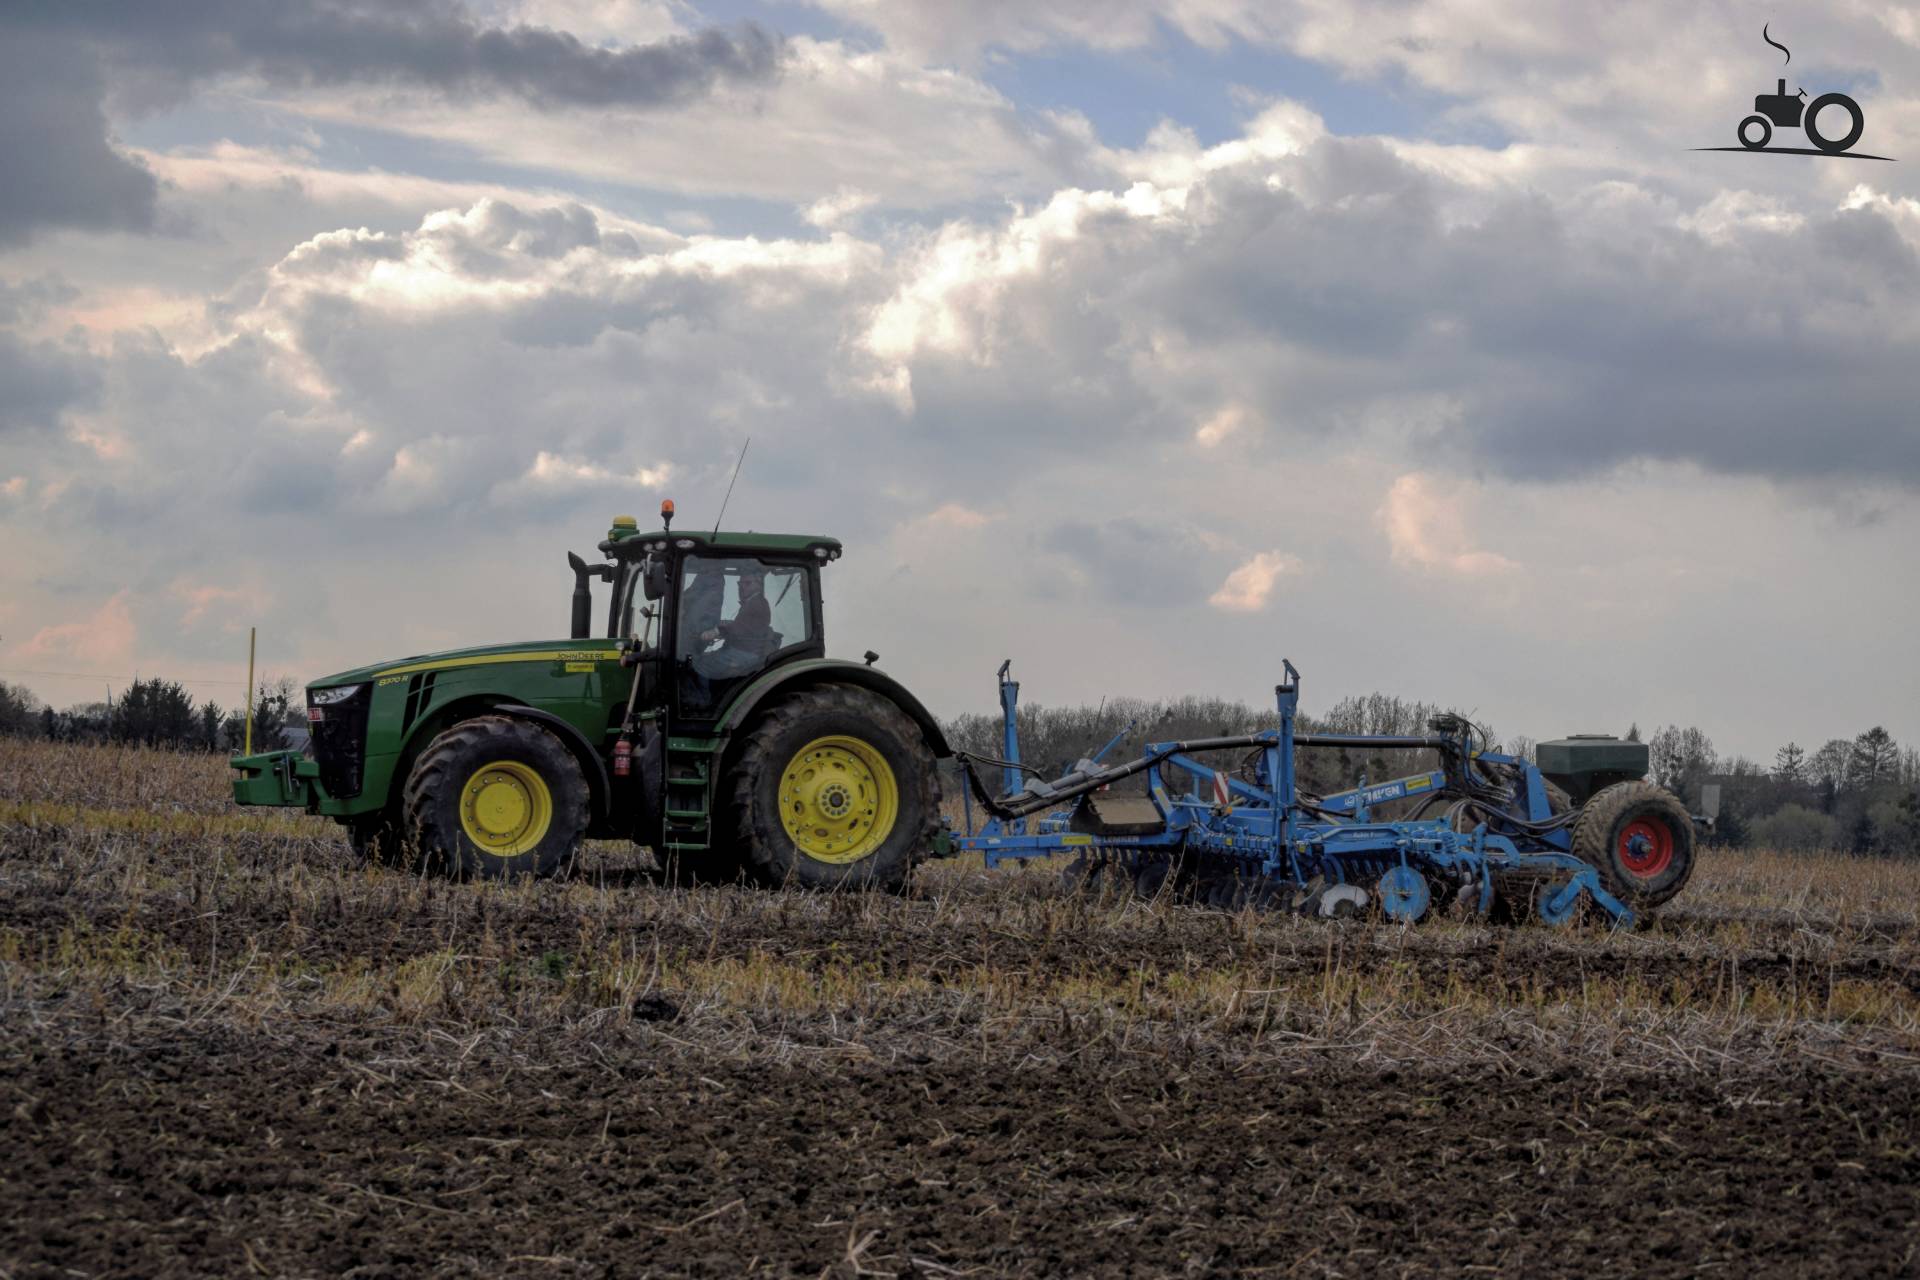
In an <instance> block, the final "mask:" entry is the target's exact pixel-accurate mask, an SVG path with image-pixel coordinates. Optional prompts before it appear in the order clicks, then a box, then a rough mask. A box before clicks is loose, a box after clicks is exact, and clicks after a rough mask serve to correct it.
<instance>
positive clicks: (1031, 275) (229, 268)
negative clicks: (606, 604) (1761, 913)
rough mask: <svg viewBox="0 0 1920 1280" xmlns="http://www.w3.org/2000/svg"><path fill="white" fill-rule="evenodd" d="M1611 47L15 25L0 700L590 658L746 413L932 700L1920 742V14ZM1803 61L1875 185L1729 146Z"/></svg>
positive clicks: (589, 15)
mask: <svg viewBox="0 0 1920 1280" xmlns="http://www.w3.org/2000/svg"><path fill="white" fill-rule="evenodd" d="M1597 12H1598V11H1596V10H1595V8H1594V7H1593V6H1591V5H1587V4H1576V3H1565V4H1551V3H1543V2H1541V0H1454V2H1451V3H1430V2H1427V0H1400V2H1399V3H1394V4H1383V5H1368V6H1364V7H1360V6H1354V7H1351V8H1350V7H1349V6H1346V5H1342V4H1336V3H1332V2H1331V0H1258V2H1256V0H1247V2H1245V3H1243V2H1242V0H1017V2H1016V0H976V2H975V3H971V4H968V5H965V6H958V5H953V4H950V3H945V2H944V0H892V2H883V0H786V2H779V0H776V2H773V3H767V4H755V3H750V2H748V0H715V2H713V3H703V2H699V0H694V2H682V0H605V2H602V3H595V2H593V0H484V2H483V0H469V2H468V3H466V4H460V3H455V2H453V0H364V2H362V0H286V2H284V3H274V4H264V3H258V2H257V0H171V2H170V3H167V4H164V5H159V4H141V3H134V2H132V0H122V2H120V3H114V2H112V0H21V2H20V3H14V4H9V5H7V6H5V7H4V8H3V9H0V173H3V174H5V175H6V180H5V181H4V183H0V538H4V545H5V548H6V552H7V554H6V555H5V556H3V557H0V679H7V680H9V681H15V682H19V683H24V684H26V685H28V686H29V687H30V688H32V689H34V690H35V691H36V692H37V693H39V694H40V695H41V696H42V697H43V698H46V699H48V700H50V701H53V702H55V703H56V704H65V703H68V702H73V701H77V700H81V699H88V698H98V697H100V696H101V695H102V693H103V692H104V689H105V687H106V686H108V685H112V686H113V687H115V688H118V687H119V686H120V685H122V684H124V683H125V681H126V680H127V679H128V678H129V677H130V676H132V675H133V674H135V673H140V674H165V675H169V676H176V677H182V678H185V679H186V680H187V681H188V682H189V683H190V684H191V685H193V686H194V688H195V690H196V691H197V692H198V693H200V694H202V695H203V696H212V697H215V698H218V699H221V700H223V701H228V702H231V701H233V700H235V699H236V698H237V697H238V696H239V693H240V689H239V682H240V681H241V680H242V679H243V677H244V661H245V638H246V629H247V627H248V626H249V625H258V626H259V628H260V634H261V648H262V655H263V662H264V665H265V667H266V669H267V670H269V671H271V672H275V673H279V672H285V673H288V674H291V675H294V676H296V677H298V678H307V677H311V676H315V675H319V674H322V673H325V672H328V671H332V670H336V669H339V668H342V667H345V666H349V665H353V664H357V663H360V662H363V661H371V660H375V659H379V658H383V657H394V656H400V655H405V654H411V653H417V652H421V651H424V650H431V649H436V648H443V647H449V646H453V645H458V644H463V643H479V642H486V641H495V640H509V639H520V638H530V637H541V636H551V635H556V634H563V633H564V629H565V619H566V607H567V606H566V601H567V594H568V591H569V588H570V585H571V583H570V578H569V575H568V574H567V572H566V568H565V559H564V556H565V552H566V551H567V550H569V549H575V550H582V551H588V550H591V547H592V545H593V543H594V542H596V541H597V540H598V538H599V537H600V536H601V534H602V532H603V531H604V528H605V525H606V521H607V519H608V517H610V516H612V515H614V514H616V513H622V512H632V513H635V514H639V515H641V516H642V517H643V518H646V517H647V516H648V513H650V512H651V511H652V510H653V509H654V508H655V507H656V506H657V504H658V501H659V499H660V498H662V497H667V496H671V497H673V498H674V499H675V500H676V502H677V503H678V505H679V508H680V511H681V512H682V518H683V521H684V522H690V523H694V524H702V523H706V522H710V521H711V520H712V518H713V513H714V510H715V508H716V506H717V503H718V500H719V498H720V494H721V492H722V490H723V489H724V488H725V485H726V480H727V476H728V473H729V470H730V469H731V467H732V465H733V463H734V460H735V459H736V458H737V457H738V456H739V453H740V450H741V447H742V445H743V443H744V442H745V441H746V440H747V438H748V437H751V438H752V441H753V445H752V449H751V451H750V452H749V454H748V457H747V461H746V467H745V471H744V473H743V476H742V479H741V481H740V485H739V488H738V490H737V491H736V492H735V494H734V497H733V505H732V508H731V509H730V511H729V513H728V517H727V524H728V525H729V526H740V527H747V526H751V527H757V528H761V529H770V530H800V531H809V532H823V533H831V534H834V535H837V536H839V537H840V538H842V539H843V540H845V542H846V543H847V546H848V553H847V556H846V558H845V559H844V560H843V561H841V562H840V563H839V564H838V565H836V566H834V568H833V569H832V570H831V572H830V575H829V590H830V596H829V641H830V646H831V648H832V650H833V651H834V652H836V653H839V654H841V655H845V656H855V655H858V654H859V653H860V652H861V651H862V650H864V649H867V648H869V647H871V648H874V649H877V650H879V651H880V652H881V654H882V655H883V658H882V665H883V666H885V667H887V668H888V669H890V670H891V671H893V672H894V673H895V674H897V675H898V676H900V677H901V678H902V679H904V680H905V681H906V682H907V683H908V684H909V685H911V686H912V687H914V688H915V689H917V690H919V691H920V692H921V693H922V694H923V696H925V697H926V698H927V700H928V701H929V702H930V703H931V704H932V705H933V706H934V707H935V709H936V710H937V711H938V712H940V713H942V714H953V713H957V712H960V711H963V710H986V709H990V707H991V705H992V677H993V670H994V668H995V666H997V665H998V663H999V661H1000V660H1001V659H1002V658H1005V657H1012V658H1013V659H1014V661H1015V666H1016V671H1017V672H1018V674H1019V675H1020V676H1021V677H1022V679H1023V680H1024V681H1025V684H1026V693H1027V696H1028V697H1030V698H1036V699H1038V700H1040V701H1044V702H1074V701H1082V700H1087V701H1091V700H1095V699H1098V698H1099V697H1101V696H1103V695H1111V694H1121V693H1130V694H1139V695H1146V696H1162V695H1170V694H1179V693H1186V692H1193V693H1202V694H1219V695H1226V696H1233V697H1240V698H1244V699H1246V700H1249V701H1260V700H1264V699H1265V698H1267V697H1268V696H1270V689H1271V686H1272V684H1273V682H1274V679H1275V678H1276V676H1277V674H1278V672H1279V667H1280V659H1281V657H1282V656H1290V657H1292V658H1293V659H1294V661H1295V662H1296V663H1297V664H1299V666H1300V667H1301V669H1302V670H1303V671H1304V672H1305V674H1306V679H1307V685H1306V689H1307V702H1308V706H1309V708H1310V709H1312V708H1323V707H1325V706H1326V705H1328V704H1329V703H1330V702H1332V701H1333V700H1334V699H1335V698H1337V697H1339V696H1341V695H1343V694H1346V693H1354V692H1364V691H1368V690H1373V689H1382V690H1386V691H1391V692H1398V693H1401V694H1406V695H1410V696H1417V697H1423V698H1428V699H1433V700H1439V701H1447V702H1452V703H1454V704H1456V705H1458V706H1460V707H1462V708H1463V709H1467V710H1471V711H1474V712H1476V713H1477V714H1478V715H1479V716H1481V717H1482V718H1484V719H1487V720H1490V721H1491V722H1492V723H1493V724H1494V726H1495V728H1496V729H1497V730H1499V731H1500V732H1502V733H1505V734H1517V733H1524V734H1528V735H1530V736H1534V737H1548V736H1554V735H1558V734H1561V733H1565V732H1569V731H1579V730H1612V731H1622V730H1624V729H1625V728H1626V727H1627V725H1628V723H1629V722H1632V721H1638V722H1639V723H1640V724H1641V725H1642V726H1648V727H1650V726H1652V725H1654V724H1657V723H1665V722H1667V721H1678V722H1681V723H1697V724H1699V725H1701V726H1702V727H1704V728H1706V729H1707V730H1708V732H1709V733H1710V734H1712V735H1713V737H1714V739H1715V741H1716V742H1717V743H1718V745H1719V746H1720V747H1721V748H1722V750H1723V751H1740V752H1745V753H1747V754H1750V755H1755V756H1759V757H1762V758H1770V757H1771V754H1772V751H1773V749H1774V748H1775V747H1776V746H1778V745H1779V744H1780V743H1781V742H1783V741H1785V740H1786V739H1788V738H1789V737H1794V738H1798V739H1799V740H1800V741H1801V742H1803V743H1810V744H1811V743H1817V742H1818V741H1820V740H1823V739H1825V738H1827V737H1830V736H1836V735H1843V734H1844V735H1851V734H1853V733H1855V732H1858V731H1859V730H1861V729H1863V728H1865V727H1867V726H1869V725H1871V724H1874V723H1884V724H1885V725H1886V726H1887V727H1888V728H1889V729H1890V730H1891V731H1892V732H1893V733H1894V734H1895V735H1896V736H1898V737H1900V738H1901V739H1902V740H1903V741H1909V742H1911V741H1913V740H1915V739H1920V664H1916V663H1915V661H1914V659H1913V651H1914V648H1915V640H1914V633H1915V631H1916V625H1917V624H1920V598H1917V597H1920V591H1917V588H1920V569H1916V563H1917V560H1916V551H1915V548H1916V543H1917V541H1920V503H1916V500H1915V499H1916V495H1917V493H1920V425H1917V424H1916V418H1915V412H1916V410H1915V405H1916V404H1917V403H1920V308H1916V305H1915V301H1916V298H1917V297H1920V289H1917V287H1916V286H1920V177H1916V175H1920V18H1916V16H1915V13H1914V11H1913V10H1912V9H1910V8H1906V7H1902V6H1896V5H1876V4H1866V3H1842V4H1835V5H1829V6H1822V7H1821V12H1819V13H1815V12H1813V11H1812V9H1811V8H1810V7H1809V6H1796V7H1793V8H1788V9H1770V8H1766V7H1762V6H1756V5H1750V4H1745V3H1739V4H1730V3H1702V4H1696V5H1687V6H1675V5H1673V4H1671V3H1667V2H1666V0H1658V2H1651V0H1650V2H1646V3H1623V4H1620V5H1616V6H1609V7H1607V8H1606V10H1605V14H1606V17H1605V18H1604V20H1600V19H1597V17H1596V14H1597ZM1763 23H1770V24H1771V33H1772V35H1773V36H1774V38H1776V39H1778V40H1779V41H1781V42H1782V43H1783V44H1785V45H1787V46H1788V47H1789V48H1790V49H1791V50H1792V60H1791V62H1790V63H1783V58H1782V55H1781V53H1780V51H1779V50H1777V49H1774V48H1771V47H1769V46H1768V45H1766V44H1764V43H1763V42H1762V40H1761V27H1762V24H1763ZM1654 32H1658V33H1659V34H1658V35H1657V36H1655V35H1653V34H1651V33H1654ZM1783 75H1784V76H1785V77H1786V78H1787V80H1788V91H1789V92H1792V91H1793V90H1795V89H1797V88H1800V87H1804V88H1805V89H1806V90H1807V91H1808V95H1809V97H1810V98H1811V97H1814V96H1817V95H1819V94H1821V93H1824V92H1827V91H1830V90H1840V91H1845V92H1848V93H1850V94H1852V95H1853V96H1854V97H1855V98H1857V99H1858V101H1859V102H1860V104H1861V106H1862V107H1863V109H1864V111H1865V115H1866V133H1865V136H1864V137H1863V139H1862V140H1861V142H1860V144H1859V149H1860V150H1863V151H1867V152H1871V153H1873V154H1876V155H1883V156H1890V157H1894V158H1895V161H1896V162H1895V163H1891V164H1888V163H1882V162H1876V161H1868V160H1862V159H1829V158H1811V157H1795V156H1750V155H1745V154H1735V153H1727V152H1712V151H1694V150H1692V148H1696V147H1716V146H1727V145H1730V144H1732V143H1733V142H1734V129H1735V126H1736V124H1737V123H1738V121H1739V119H1740V118H1741V117H1742V116H1743V115H1746V114H1747V113H1748V112H1749V111H1750V110H1751V109H1752V97H1753V95H1754V94H1756V93H1759V92H1763V91H1771V89H1772V87H1773V81H1774V79H1775V78H1776V77H1778V76H1783ZM1829 131H1830V132H1831V129H1830V130H1829ZM1775 141H1776V143H1779V144H1783V145H1804V144H1803V142H1802V139H1801V138H1800V136H1799V135H1797V134H1792V133H1789V132H1788V131H1784V130H1783V131H1782V132H1781V134H1780V135H1777V136H1776V139H1775Z"/></svg>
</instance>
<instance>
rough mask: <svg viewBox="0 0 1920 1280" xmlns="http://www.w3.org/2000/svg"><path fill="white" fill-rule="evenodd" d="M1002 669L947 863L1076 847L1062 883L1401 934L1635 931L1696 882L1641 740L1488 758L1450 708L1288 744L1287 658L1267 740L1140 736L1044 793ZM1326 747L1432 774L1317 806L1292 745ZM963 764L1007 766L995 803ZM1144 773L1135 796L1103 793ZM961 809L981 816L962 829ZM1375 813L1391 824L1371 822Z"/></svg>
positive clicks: (1292, 683)
mask: <svg viewBox="0 0 1920 1280" xmlns="http://www.w3.org/2000/svg"><path fill="white" fill-rule="evenodd" d="M1010 665H1011V664H1003V665H1002V666H1001V668H1000V707H1001V712H1002V715H1003V717H1004V725H1005V747H1004V750H1005V756H1004V758H991V757H987V756H984V755H973V754H968V753H961V765H962V767H963V768H964V769H965V771H966V774H967V781H968V790H967V796H966V831H965V833H964V834H961V833H959V832H955V833H952V835H951V842H952V847H953V850H954V851H955V852H960V851H975V852H979V853H981V854H983V855H985V858H986V863H987V865H988V866H989V867H993V866H998V865H1000V864H1001V863H1003V862H1007V861H1010V860H1015V861H1017V860H1022V859H1028V858H1043V857H1048V856H1051V855H1054V854H1061V853H1071V854H1076V855H1078V857H1077V858H1076V860H1075V862H1074V864H1073V867H1072V870H1071V872H1070V874H1071V875H1072V876H1074V877H1078V878H1085V879H1094V878H1102V879H1108V880H1114V879H1118V880H1120V881H1121V882H1122V883H1126V884H1129V885H1130V886H1131V887H1132V888H1133V889H1134V890H1135V891H1136V892H1139V893H1141V894H1144V895H1146V896H1149V897H1151V896H1155V895H1158V894H1162V893H1169V894H1172V895H1175V896H1176V897H1178V898H1182V899H1185V900H1188V901H1193V902H1198V903H1203V904H1206V905H1211V906H1217V907H1225V908H1237V907H1240V906H1244V905H1252V906H1257V907H1266V908H1274V909H1290V910H1295V911H1301V912H1305V913H1308V914H1312V915H1320V916H1328V917H1338V916H1347V915H1358V914H1361V913H1363V912H1368V911H1372V910H1378V911H1379V912H1380V913H1381V914H1382V915H1384V916H1385V917H1387V918H1388V919H1392V920H1400V921H1408V922H1411V921H1417V920H1420V919H1423V918H1424V917H1426V916H1427V915H1428V914H1429V913H1430V912H1432V911H1434V910H1436V909H1439V908H1442V907H1446V906H1448V905H1450V904H1453V903H1456V902H1457V903H1461V904H1464V905H1465V906H1466V907H1467V908H1468V909H1470V910H1472V911H1473V912H1475V913H1478V914H1481V915H1485V916H1487V917H1490V918H1493V919H1496V920H1506V921H1514V922H1517V921H1521V920H1525V919H1528V918H1533V919H1538V920H1540V921H1543V922H1545V923H1547V924H1554V925H1558V924H1565V923H1567V922H1569V921H1572V920H1574V919H1576V918H1579V917H1581V916H1583V915H1587V916H1591V917H1594V918H1598V919H1604V920H1607V921H1610V922H1612V923H1613V924H1615V925H1622V926H1631V925H1634V924H1636V923H1639V922H1641V921H1642V920H1644V919H1645V918H1646V917H1647V916H1648V915H1649V913H1650V912H1651V911H1652V910H1653V908H1655V907H1657V906H1659V905H1660V904H1661V903H1663V902H1665V901H1667V900H1668V899H1670V898H1672V897H1673V896H1674V895H1675V894H1676V893H1678V892H1679V891H1680V890H1681V888H1682V887H1683V886H1684V885H1685V884H1686V882H1687V878H1688V877H1689V876H1690V875H1691V874H1692V871H1693V850H1694V822H1695V819H1694V818H1693V817H1692V816H1691V815H1690V814H1689V813H1688V812H1687V810H1686V808H1685V807H1684V806H1683V805H1682V804H1681V803H1680V802H1679V800H1677V799H1675V798H1674V797H1673V796H1672V795H1671V794H1670V793H1668V792H1666V791H1664V790H1662V789H1661V788H1659V787H1657V786H1654V785H1653V784H1652V783H1649V782H1646V781H1643V780H1642V779H1643V778H1644V776H1645V774H1646V771H1647V764H1648V757H1647V748H1646V747H1645V746H1644V745H1643V744H1641V743H1638V742H1630V741H1621V740H1618V739H1615V738H1608V737H1591V736H1587V737H1575V738H1569V739H1565V740H1563V741H1559V742H1545V743H1541V744H1540V745H1539V746H1538V748H1537V749H1536V753H1535V754H1536V758H1537V760H1538V761H1539V763H1538V764H1537V765H1536V764H1534V763H1530V762H1528V761H1526V760H1522V759H1519V758H1517V757H1514V756H1510V755H1502V754H1500V753H1498V752H1495V751H1491V750H1487V749H1485V748H1484V747H1483V746H1482V745H1481V744H1480V743H1479V742H1478V738H1479V736H1480V735H1479V733H1478V731H1477V730H1476V729H1475V728H1474V726H1473V725H1472V724H1471V723H1470V722H1468V721H1467V720H1466V719H1464V718H1462V717H1459V716H1453V715H1446V716H1439V717H1435V718H1434V719H1433V720H1432V721H1430V722H1429V728H1430V730H1431V732H1430V733H1428V734H1425V735H1421V736H1406V737H1402V736H1377V735H1352V734H1327V733H1303V732H1298V731H1297V730H1296V728H1295V721H1296V714H1297V708H1298V705H1299V700H1300V673H1299V672H1298V671H1297V670H1295V669H1294V666H1293V663H1291V662H1287V663H1285V672H1286V679H1285V682H1284V683H1282V684H1280V685H1278V686H1276V688H1275V696H1276V701H1277V703H1278V710H1279V723H1278V726H1277V727H1275V728H1272V729H1266V730H1262V731H1260V732H1258V733H1252V734H1246V735H1238V736H1232V737H1217V738H1200V739H1194V740H1191V741H1185V742H1155V743H1149V744H1147V747H1146V753H1145V754H1144V755H1142V756H1140V757H1139V758H1137V759H1134V760H1129V761H1126V762H1125V763H1122V764H1115V765H1102V764H1101V763H1099V756H1097V755H1096V756H1095V757H1094V758H1093V759H1089V760H1082V761H1081V762H1080V763H1079V764H1078V765H1076V766H1075V767H1074V768H1073V769H1072V770H1071V771H1069V772H1068V773H1066V774H1065V775H1064V776H1062V777H1059V778H1055V779H1052V780H1051V781H1042V780H1040V779H1039V778H1037V777H1036V776H1034V771H1033V770H1030V769H1028V768H1027V767H1026V766H1025V765H1023V764H1022V763H1021V761H1020V742H1019V735H1018V732H1017V730H1016V728H1015V708H1016V706H1017V703H1018V699H1019V693H1020V686H1019V685H1018V684H1017V683H1016V682H1014V681H1013V680H1010V679H1008V677H1007V671H1008V667H1009V666H1010ZM1116 741H1117V740H1116ZM1114 745H1115V743H1112V742H1110V743H1108V744H1107V747H1106V748H1103V749H1102V752H1101V754H1104V753H1105V751H1106V750H1109V749H1111V748H1112V747H1113V746H1114ZM1341 749H1347V750H1362V751H1371V750H1381V749H1388V750H1396V749H1397V750H1415V751H1420V752H1427V751H1431V752H1432V753H1433V754H1434V756H1435V757H1436V761H1437V766H1438V767H1436V768H1433V769H1431V770H1429V771H1428V772H1425V773H1418V774H1414V775H1412V776H1410V777H1405V778H1396V779H1394V780H1392V781H1390V782H1382V783H1378V784H1375V785H1371V786H1368V785H1363V786H1361V787H1358V788H1356V789H1353V790H1348V791H1341V792H1338V793H1335V794H1331V795H1313V794H1311V793H1309V792H1307V791H1305V790H1303V789H1302V788H1301V786H1300V785H1299V782H1298V774H1297V773H1296V769H1295V763H1296V759H1297V758H1298V756H1299V753H1300V752H1303V751H1313V750H1341ZM1203 756H1204V757H1210V758H1211V759H1212V760H1213V763H1211V764H1209V763H1206V762H1204V761H1203V760H1202V759H1201V757H1203ZM976 763H978V764H983V765H988V766H991V767H994V768H998V769H1000V770H1002V771H1003V773H1002V777H1003V779H1004V789H1003V790H1002V791H1001V793H1000V794H998V795H994V794H992V793H991V792H990V791H989V789H988V788H987V787H986V786H985V785H984V784H983V783H982V782H981V780H980V777H979V775H978V773H977V772H976V771H975V764H976ZM1176 771H1177V772H1178V773H1179V774H1182V775H1184V776H1185V777H1186V778H1188V779H1191V780H1192V781H1191V784H1190V785H1188V786H1187V787H1186V789H1185V790H1183V791H1182V792H1181V793H1180V794H1174V790H1173V787H1172V786H1171V785H1170V782H1169V776H1168V775H1169V773H1172V772H1176ZM1141 775H1144V781H1145V790H1144V792H1143V793H1142V792H1135V793H1133V794H1122V793H1120V792H1117V791H1114V790H1112V788H1113V787H1114V784H1116V783H1121V782H1125V781H1127V780H1128V779H1134V778H1138V777H1140V776H1141ZM1136 785H1137V784H1136ZM976 805H978V806H979V807H981V808H983V809H984V810H985V811H986V817H985V821H984V822H983V823H982V824H981V825H980V826H979V827H978V828H977V829H976V827H975V806H976ZM1389 807H1391V808H1393V809H1395V810H1398V811H1399V812H1400V816H1397V817H1391V818H1385V817H1383V818H1378V819H1376V818H1375V817H1374V811H1375V810H1377V809H1383V808H1389ZM1430 815H1431V816H1430Z"/></svg>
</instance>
